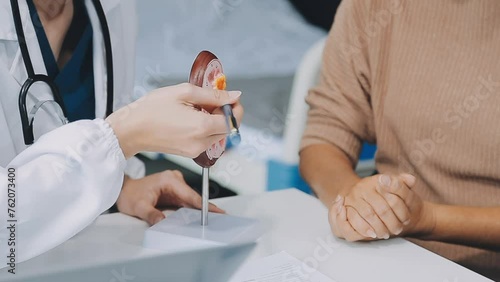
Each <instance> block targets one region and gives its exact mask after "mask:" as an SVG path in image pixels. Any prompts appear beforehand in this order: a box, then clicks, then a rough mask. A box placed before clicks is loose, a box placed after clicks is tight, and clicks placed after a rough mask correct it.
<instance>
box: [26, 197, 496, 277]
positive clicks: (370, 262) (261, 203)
mask: <svg viewBox="0 0 500 282" xmlns="http://www.w3.org/2000/svg"><path fill="white" fill-rule="evenodd" d="M214 203H216V204H217V205H219V206H220V207H222V208H223V209H225V210H226V211H227V212H228V213H230V214H233V215H240V216H246V217H253V218H259V219H261V220H262V221H263V222H264V224H265V225H266V226H267V227H268V228H269V231H268V232H267V233H266V235H264V236H263V237H262V238H261V239H260V241H259V243H258V245H257V247H256V249H255V250H254V252H253V253H252V255H251V256H250V258H249V259H255V258H259V257H263V256H267V255H271V254H274V253H277V252H280V251H286V252H288V253H289V254H291V255H292V256H295V257H297V258H298V259H300V260H302V261H304V262H306V263H307V264H308V265H312V266H314V267H317V269H318V270H319V271H321V272H323V273H324V274H326V275H327V276H329V277H330V278H332V279H333V280H335V281H336V282H348V281H356V282H359V281H370V282H375V281H381V282H382V281H383V282H388V281H398V282H399V281H405V282H411V281H415V282H417V281H418V282H422V281H425V282H432V281H436V282H457V281H460V282H461V281H467V282H472V281H491V280H488V279H486V278H484V277H482V276H480V275H478V274H476V273H474V272H472V271H470V270H468V269H466V268H463V267H461V266H459V265H457V264H455V263H453V262H451V261H448V260H446V259H444V258H442V257H440V256H437V255H435V254H433V253H431V252H429V251H427V250H425V249H422V248H420V247H418V246H416V245H414V244H412V243H410V242H408V241H406V240H403V239H392V240H387V241H379V242H372V243H348V242H345V241H343V240H338V239H336V238H333V237H332V236H331V233H330V229H329V225H328V222H327V209H326V208H325V207H324V206H323V205H322V204H321V203H320V202H319V201H318V200H317V199H315V198H313V197H311V196H309V195H306V194H303V193H302V192H300V191H298V190H292V189H290V190H283V191H278V192H272V193H264V194H259V195H248V196H238V197H232V198H224V199H218V200H215V201H214ZM166 213H167V214H168V213H170V212H166ZM146 228H147V225H146V224H145V223H144V222H142V221H140V220H138V219H135V218H132V217H129V216H126V215H123V214H108V215H102V216H101V217H99V218H98V219H97V220H96V222H95V223H94V224H93V225H91V226H89V227H88V228H87V229H85V230H84V231H83V232H81V233H80V234H78V235H77V236H75V237H74V238H72V239H70V240H69V241H67V242H66V243H64V244H63V245H61V246H59V247H57V248H56V249H54V250H52V251H50V252H48V253H46V254H43V255H41V256H39V257H37V258H34V259H32V260H30V261H28V262H25V263H23V264H20V265H19V271H22V268H23V267H25V268H28V267H30V268H46V267H47V266H49V265H52V266H53V265H54V264H56V265H58V267H60V268H62V269H64V268H65V267H67V266H69V265H75V264H78V265H81V264H85V263H88V262H95V261H96V260H97V261H99V262H103V263H104V262H106V261H110V260H114V259H123V258H124V257H140V256H147V255H151V254H153V253H155V252H156V251H154V250H148V249H143V248H142V247H141V244H142V238H143V235H144V231H145V230H146ZM96 253H98V255H96Z"/></svg>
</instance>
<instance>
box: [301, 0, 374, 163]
mask: <svg viewBox="0 0 500 282" xmlns="http://www.w3.org/2000/svg"><path fill="white" fill-rule="evenodd" d="M367 5H368V2H367V1H365V0H344V1H343V2H342V4H341V5H340V7H339V9H338V12H337V15H336V17H335V22H334V24H333V27H332V29H331V31H330V34H329V36H328V39H327V42H326V46H325V50H324V53H323V62H322V69H321V77H320V81H319V84H318V85H317V86H316V87H315V88H313V89H312V90H310V92H309V94H308V96H307V98H306V101H307V103H308V104H309V107H310V109H309V113H308V119H307V124H306V129H305V131H304V135H303V138H302V142H301V146H300V149H301V150H303V149H304V148H306V147H308V146H311V145H315V144H332V145H335V146H337V147H338V148H340V149H341V150H343V151H344V152H345V153H346V154H347V156H348V157H349V159H350V160H351V162H352V163H353V165H354V164H355V163H356V162H357V160H358V158H359V153H360V149H361V144H362V141H368V142H372V143H373V142H375V132H374V122H373V112H372V107H371V99H370V77H369V75H370V73H369V63H368V51H367V49H368V48H367V42H368V41H369V40H370V36H369V35H367V34H366V33H365V32H364V30H365V28H366V27H368V26H369V25H368V24H367V23H368V19H367V17H368V12H367V11H366V10H367V9H366V8H367Z"/></svg>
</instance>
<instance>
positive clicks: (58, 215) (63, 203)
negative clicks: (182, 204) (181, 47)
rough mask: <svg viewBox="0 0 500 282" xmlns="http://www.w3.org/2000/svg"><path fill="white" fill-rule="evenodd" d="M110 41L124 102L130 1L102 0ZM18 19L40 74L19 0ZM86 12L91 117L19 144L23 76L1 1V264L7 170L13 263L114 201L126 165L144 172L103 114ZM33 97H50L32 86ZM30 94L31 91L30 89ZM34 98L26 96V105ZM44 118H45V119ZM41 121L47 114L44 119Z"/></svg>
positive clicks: (97, 37) (129, 90)
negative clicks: (13, 193) (12, 187)
mask: <svg viewBox="0 0 500 282" xmlns="http://www.w3.org/2000/svg"><path fill="white" fill-rule="evenodd" d="M101 2H102V5H103V8H104V11H105V13H106V18H107V20H108V24H109V28H110V32H111V42H112V45H113V63H114V74H115V79H114V80H115V81H114V86H115V99H114V100H115V103H114V108H115V109H117V108H119V107H121V106H124V105H126V104H128V103H129V102H131V100H132V98H131V97H132V96H133V95H132V94H133V87H134V85H133V83H134V77H133V74H134V59H135V38H136V23H137V21H136V14H135V3H134V2H133V0H122V1H119V0H102V1H101ZM19 4H20V11H21V18H22V21H23V26H24V31H25V35H26V38H27V44H28V48H29V52H30V55H31V59H32V61H33V66H34V68H35V72H36V73H44V74H45V73H46V71H45V67H44V64H43V59H42V55H41V51H40V48H39V44H38V41H37V38H36V35H35V32H34V28H33V24H32V21H31V18H30V16H29V12H28V6H27V4H26V1H25V0H20V1H19ZM86 6H87V10H88V12H89V17H90V21H91V24H92V27H93V31H94V36H93V44H94V46H93V47H94V49H93V50H94V80H95V100H96V116H97V117H98V118H97V119H96V120H93V121H90V120H86V121H77V122H74V123H71V124H68V125H65V126H62V127H59V128H57V129H55V130H53V131H50V132H49V133H47V134H45V135H43V136H42V137H41V138H40V139H39V140H37V141H36V142H35V144H34V145H32V146H31V147H29V148H27V147H26V146H25V145H24V141H23V135H22V130H21V128H22V127H21V120H20V116H19V109H18V102H17V101H18V95H19V89H20V85H22V84H23V83H24V81H25V80H26V78H27V73H26V69H25V66H24V63H23V61H22V56H21V53H20V49H19V44H18V42H17V36H16V31H15V27H14V22H13V17H12V13H11V7H10V1H9V0H0V184H1V187H2V189H1V191H0V257H1V259H0V268H2V267H5V266H6V263H4V260H6V256H7V253H6V252H7V251H8V250H9V249H10V248H12V247H14V246H8V244H7V242H8V239H9V238H10V232H9V230H7V226H8V225H9V224H8V223H7V220H8V214H7V208H8V207H7V203H8V195H7V193H8V184H10V182H8V179H7V177H8V173H7V169H8V168H14V169H15V170H16V176H15V180H14V183H15V191H16V197H15V211H16V212H15V216H16V218H17V220H18V221H17V223H16V236H15V243H16V245H15V247H14V248H15V250H16V262H22V261H24V260H27V259H30V258H32V257H34V256H37V255H39V254H41V253H43V252H46V251H48V250H50V249H51V248H54V247H56V246H57V245H59V244H61V243H63V242H64V241H66V240H68V239H69V238H71V237H72V236H74V235H75V234H77V233H78V232H80V231H81V230H82V229H84V228H85V227H86V226H88V225H89V224H90V223H92V221H93V220H95V218H96V217H97V216H99V214H101V213H102V212H104V211H105V210H107V209H108V208H109V207H110V206H112V205H113V203H115V201H116V199H117V198H118V195H119V193H120V189H121V186H122V182H123V176H124V172H125V169H126V167H129V168H131V170H132V171H133V173H132V174H133V175H132V177H140V176H142V174H144V167H143V165H142V163H137V162H138V161H137V160H136V163H135V165H130V163H129V165H127V161H126V160H125V158H124V156H123V152H122V151H121V149H120V147H119V144H118V141H117V139H116V137H115V135H114V133H113V131H112V129H111V128H110V127H109V125H108V124H107V123H106V122H105V121H104V120H103V118H104V116H105V108H106V95H107V93H106V65H105V60H104V54H105V52H104V43H103V36H102V33H101V28H100V24H99V20H98V17H97V14H96V12H95V9H94V6H93V5H92V3H91V1H90V0H86ZM36 92H37V93H36V97H37V98H38V99H39V100H42V99H52V96H51V95H50V94H49V92H48V91H47V89H44V88H43V87H38V88H37V89H36ZM30 94H31V93H30ZM33 104H34V102H33V100H32V99H30V98H28V109H30V108H31V105H33ZM44 122H45V121H44ZM46 122H47V124H49V123H50V120H47V121H46Z"/></svg>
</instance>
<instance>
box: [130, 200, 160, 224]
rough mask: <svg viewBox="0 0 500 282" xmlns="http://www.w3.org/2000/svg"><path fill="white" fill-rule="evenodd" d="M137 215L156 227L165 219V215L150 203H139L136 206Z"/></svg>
mask: <svg viewBox="0 0 500 282" xmlns="http://www.w3.org/2000/svg"><path fill="white" fill-rule="evenodd" d="M135 215H136V216H137V217H139V218H140V219H142V220H145V221H146V222H147V223H148V224H149V225H155V224H156V223H158V222H160V221H161V220H162V219H164V218H165V215H164V214H163V213H162V212H161V211H160V210H158V209H156V208H155V207H154V206H153V205H152V204H151V202H148V201H140V202H139V203H137V205H136V206H135Z"/></svg>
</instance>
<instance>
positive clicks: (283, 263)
mask: <svg viewBox="0 0 500 282" xmlns="http://www.w3.org/2000/svg"><path fill="white" fill-rule="evenodd" d="M230 282H335V281H333V280H332V279H330V278H328V277H326V276H325V275H324V274H322V273H320V272H318V271H317V270H315V269H311V268H310V267H308V266H307V265H305V264H303V263H302V262H301V261H300V260H298V259H296V258H294V257H292V256H291V255H289V254H288V253H286V252H281V253H277V254H275V255H272V256H268V257H265V258H261V259H256V260H253V261H250V262H249V263H247V264H245V265H243V267H242V268H240V270H238V272H237V273H236V274H235V275H234V276H233V278H232V279H231V280H230Z"/></svg>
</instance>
